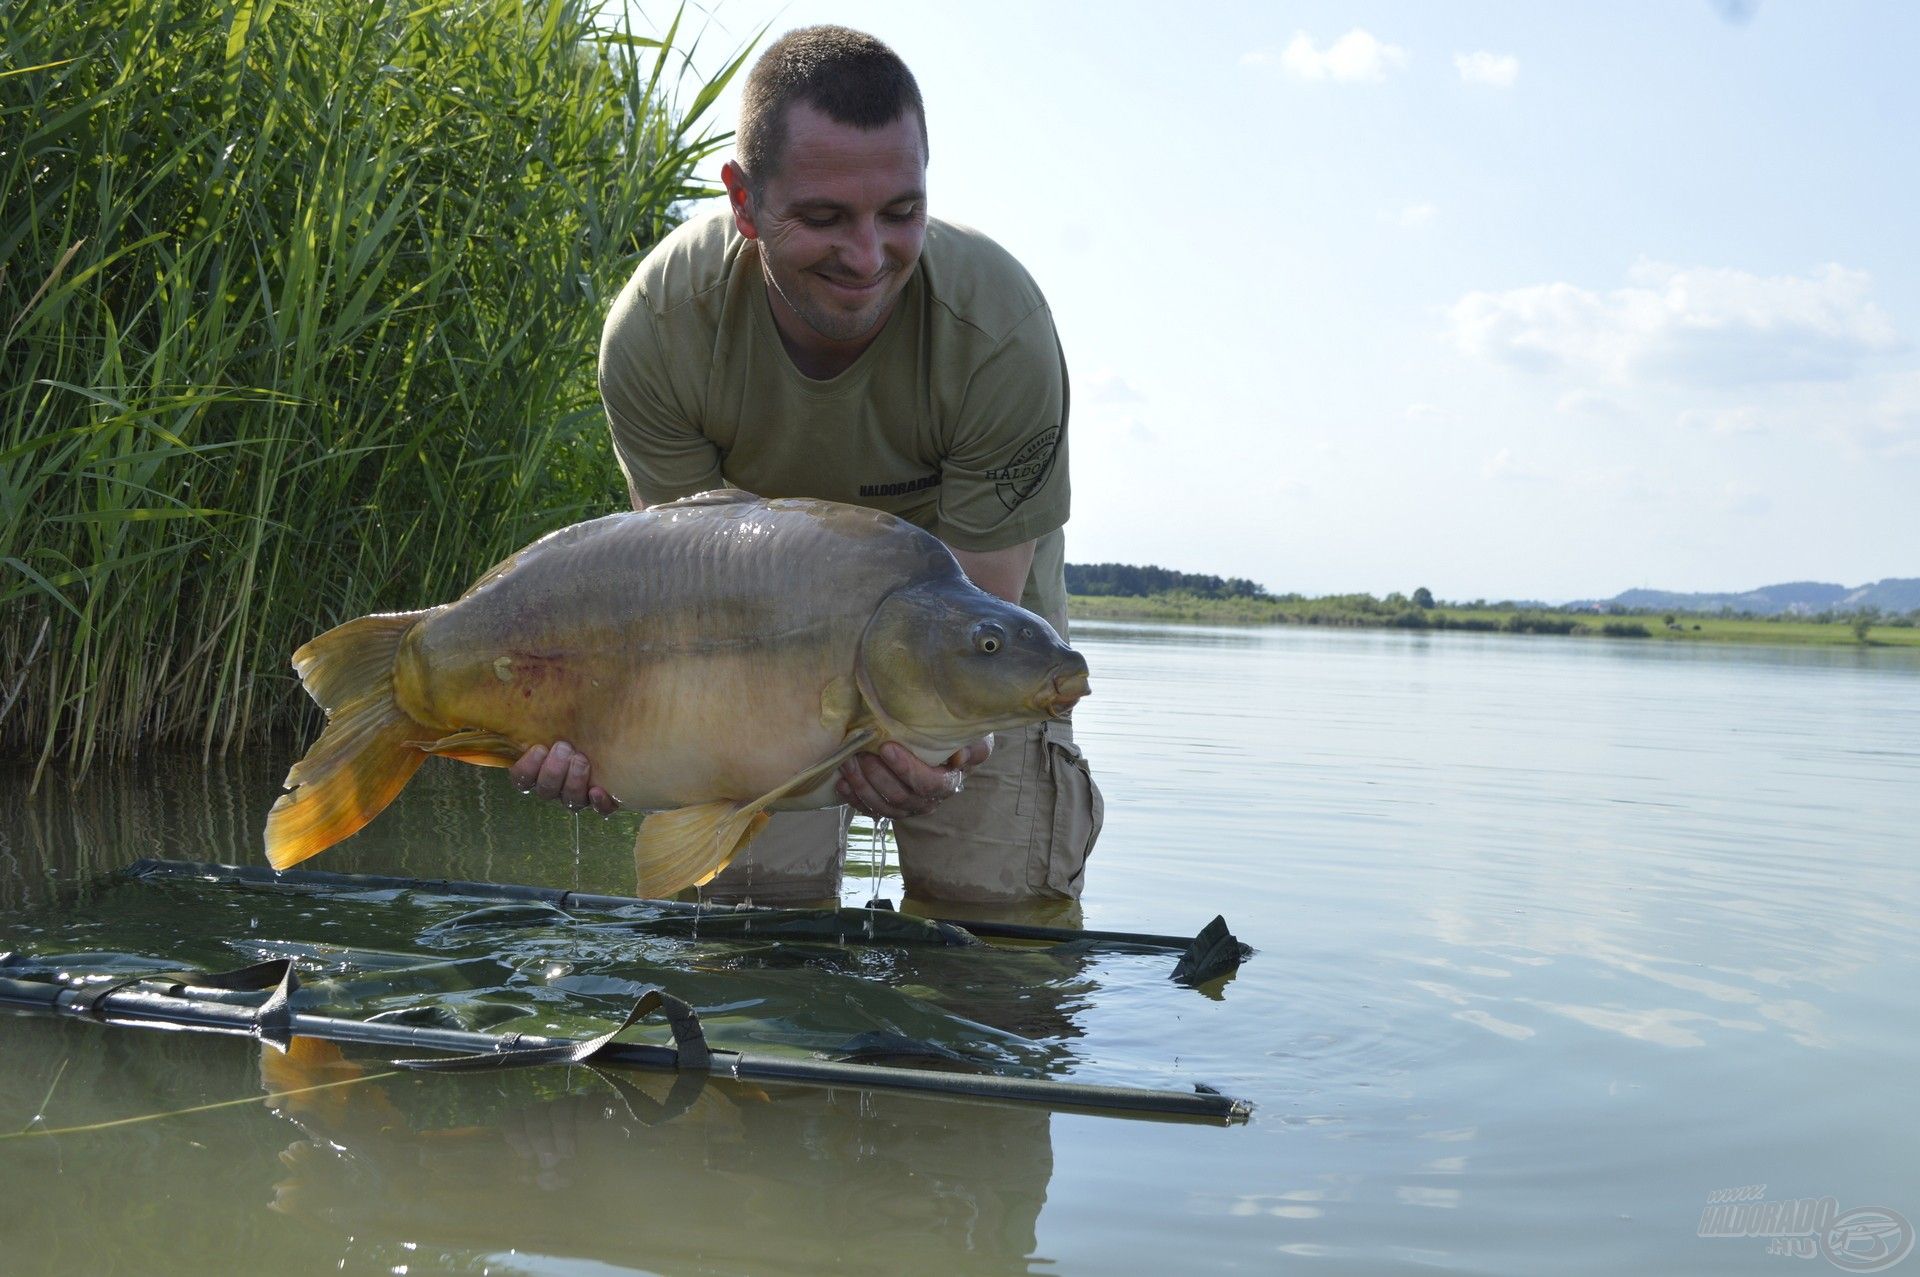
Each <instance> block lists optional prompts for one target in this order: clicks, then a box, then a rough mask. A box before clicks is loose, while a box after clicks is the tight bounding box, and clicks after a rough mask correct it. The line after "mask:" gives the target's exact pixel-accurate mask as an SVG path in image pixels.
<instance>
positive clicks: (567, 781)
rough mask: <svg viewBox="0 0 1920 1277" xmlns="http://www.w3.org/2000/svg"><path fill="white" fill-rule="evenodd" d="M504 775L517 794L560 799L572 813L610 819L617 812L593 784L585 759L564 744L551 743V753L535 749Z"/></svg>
mask: <svg viewBox="0 0 1920 1277" xmlns="http://www.w3.org/2000/svg"><path fill="white" fill-rule="evenodd" d="M507 775H508V777H509V778H511V779H512V781H513V784H514V787H515V788H516V789H518V790H519V791H520V792H521V793H523V794H538V795H539V796H540V797H542V798H564V799H565V800H566V803H567V806H568V807H571V808H572V809H573V810H574V811H579V810H581V809H582V808H584V807H592V808H593V809H594V810H595V811H597V812H599V813H600V814H601V815H602V816H611V815H613V813H614V812H616V811H619V810H620V803H619V801H618V800H617V799H615V798H614V796H613V795H612V794H609V793H608V792H607V791H606V790H604V789H602V788H600V786H598V785H596V784H594V783H593V768H592V766H591V765H590V764H589V763H588V762H587V756H586V755H585V754H582V753H581V752H579V751H578V750H576V749H575V748H574V747H573V746H571V745H569V744H567V742H565V741H555V742H554V744H553V747H552V748H551V749H549V748H548V747H547V746H545V745H535V746H534V747H533V748H532V749H530V750H528V751H527V752H526V753H524V754H522V755H520V761H519V762H517V763H515V764H514V765H513V766H511V767H509V768H507Z"/></svg>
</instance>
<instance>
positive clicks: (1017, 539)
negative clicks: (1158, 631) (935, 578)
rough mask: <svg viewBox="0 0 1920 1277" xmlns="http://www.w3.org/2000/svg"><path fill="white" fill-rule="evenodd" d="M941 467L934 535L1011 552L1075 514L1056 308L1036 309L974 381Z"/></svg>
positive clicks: (966, 546) (959, 544)
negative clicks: (1011, 548) (1070, 510)
mask: <svg viewBox="0 0 1920 1277" xmlns="http://www.w3.org/2000/svg"><path fill="white" fill-rule="evenodd" d="M951 439H952V442H951V444H950V445H949V447H948V450H947V454H946V457H945V459H944V460H943V461H942V462H941V467H940V506H939V526H938V527H936V528H935V529H934V532H935V534H936V535H938V536H939V537H940V538H941V540H943V541H945V542H946V543H947V544H948V545H950V546H953V547H954V548H955V549H959V550H972V551H988V550H1004V549H1006V548H1007V547H1009V546H1014V545H1019V544H1020V543H1021V542H1023V541H1031V540H1034V539H1035V538H1037V537H1040V536H1042V535H1044V534H1046V533H1048V532H1051V531H1053V530H1054V529H1055V528H1058V527H1061V526H1063V525H1064V524H1065V523H1066V521H1067V513H1068V506H1069V499H1068V498H1069V493H1068V485H1067V365H1066V359H1065V356H1063V355H1062V354H1061V351H1060V339H1059V337H1058V335H1057V334H1056V333H1055V332H1054V330H1053V315H1052V313H1051V312H1050V311H1049V310H1048V309H1047V308H1046V307H1045V306H1040V307H1037V308H1035V310H1034V311H1033V313H1032V314H1030V315H1028V316H1027V317H1026V318H1025V319H1024V320H1022V321H1021V322H1020V324H1019V325H1018V326H1017V327H1016V328H1015V329H1014V330H1013V331H1012V332H1011V333H1009V334H1008V335H1007V337H1006V339H1005V340H1003V341H1002V342H1001V343H1000V344H999V345H998V346H996V347H995V348H994V350H993V352H992V354H990V355H989V356H988V357H987V358H986V359H985V360H984V361H982V363H981V364H980V366H979V368H978V369H977V370H976V371H975V372H974V374H973V376H972V377H971V378H970V379H969V381H968V383H967V393H966V397H965V398H964V400H963V401H962V403H961V409H960V414H959V420H958V422H957V423H956V425H955V428H954V430H953V433H952V435H951Z"/></svg>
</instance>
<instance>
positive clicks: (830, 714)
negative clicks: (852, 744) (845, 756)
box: [820, 674, 860, 732]
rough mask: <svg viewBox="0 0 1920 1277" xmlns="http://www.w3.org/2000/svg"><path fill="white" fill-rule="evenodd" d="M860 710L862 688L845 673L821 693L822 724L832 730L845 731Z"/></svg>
mask: <svg viewBox="0 0 1920 1277" xmlns="http://www.w3.org/2000/svg"><path fill="white" fill-rule="evenodd" d="M859 710H860V688H859V687H858V686H857V685H856V684H855V683H854V681H853V680H852V679H851V678H848V677H847V676H846V675H845V674H842V675H840V676H839V677H838V678H836V679H834V680H833V681H832V682H830V683H828V684H827V686H826V687H825V689H824V690H822V691H821V693H820V726H822V727H824V728H826V729H827V730H828V731H830V732H844V731H846V730H847V724H849V723H851V722H852V721H853V716H854V715H855V714H856V713H858V712H859Z"/></svg>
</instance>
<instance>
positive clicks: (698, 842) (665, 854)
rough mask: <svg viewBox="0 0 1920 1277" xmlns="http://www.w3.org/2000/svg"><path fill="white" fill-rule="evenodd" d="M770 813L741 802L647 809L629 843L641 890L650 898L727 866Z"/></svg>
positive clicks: (707, 877)
mask: <svg viewBox="0 0 1920 1277" xmlns="http://www.w3.org/2000/svg"><path fill="white" fill-rule="evenodd" d="M768 819H769V817H768V816H767V814H766V813H765V812H763V811H760V810H758V809H757V807H754V808H749V807H747V806H743V805H742V804H740V803H701V804H699V805H698V806H696V807H676V808H675V809H673V810H672V811H656V812H650V813H648V815H647V817H646V819H644V820H642V821H641V822H640V838H639V841H638V842H636V843H634V845H633V867H634V869H635V870H636V871H637V872H638V873H639V876H640V894H641V895H642V896H646V897H648V898H650V899H655V900H658V899H661V898H663V897H666V896H671V895H673V894H674V893H675V892H676V891H680V890H681V889H683V888H686V887H698V886H701V885H703V884H705V883H706V882H708V881H709V880H710V879H712V877H713V876H714V875H715V874H717V873H719V872H720V871H721V870H722V869H725V868H726V867H727V865H728V864H729V863H730V862H731V861H732V860H733V858H734V857H735V856H737V855H739V854H740V853H741V851H742V850H744V849H745V848H746V845H747V844H748V843H750V842H752V841H753V836H754V835H755V834H757V833H759V832H760V829H761V827H762V826H763V825H765V824H766V823H767V821H768Z"/></svg>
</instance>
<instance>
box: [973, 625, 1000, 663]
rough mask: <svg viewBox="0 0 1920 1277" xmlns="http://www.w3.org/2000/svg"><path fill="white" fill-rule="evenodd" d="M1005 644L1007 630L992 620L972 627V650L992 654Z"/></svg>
mask: <svg viewBox="0 0 1920 1277" xmlns="http://www.w3.org/2000/svg"><path fill="white" fill-rule="evenodd" d="M1006 645H1007V632H1006V631H1005V630H1003V629H1001V628H1000V627H999V626H998V625H995V624H994V623H993V622H992V621H987V622H984V623H983V624H980V625H976V626H974V628H973V650H974V651H976V652H982V653H985V654H986V655H988V656H992V655H993V654H994V653H995V652H997V651H999V650H1000V649H1001V648H1003V647H1005V646H1006Z"/></svg>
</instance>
